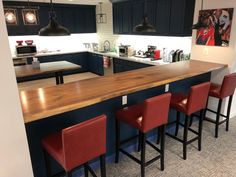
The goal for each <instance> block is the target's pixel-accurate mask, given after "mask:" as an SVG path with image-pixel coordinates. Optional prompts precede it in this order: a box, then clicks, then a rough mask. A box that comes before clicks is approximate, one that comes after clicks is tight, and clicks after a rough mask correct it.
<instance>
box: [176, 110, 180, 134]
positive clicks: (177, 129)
mask: <svg viewBox="0 0 236 177" xmlns="http://www.w3.org/2000/svg"><path fill="white" fill-rule="evenodd" d="M176 118H177V119H176V127H175V136H178V132H179V121H180V112H179V111H177V117H176Z"/></svg>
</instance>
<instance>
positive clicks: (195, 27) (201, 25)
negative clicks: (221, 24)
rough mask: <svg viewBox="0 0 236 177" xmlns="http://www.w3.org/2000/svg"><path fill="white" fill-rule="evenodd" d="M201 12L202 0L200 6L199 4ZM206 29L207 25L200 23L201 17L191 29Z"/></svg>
mask: <svg viewBox="0 0 236 177" xmlns="http://www.w3.org/2000/svg"><path fill="white" fill-rule="evenodd" d="M202 10H203V0H202V4H201V11H202ZM206 27H207V25H206V24H204V23H203V22H202V19H201V17H199V19H198V22H197V23H196V24H194V25H193V26H192V29H196V30H198V29H200V28H206Z"/></svg>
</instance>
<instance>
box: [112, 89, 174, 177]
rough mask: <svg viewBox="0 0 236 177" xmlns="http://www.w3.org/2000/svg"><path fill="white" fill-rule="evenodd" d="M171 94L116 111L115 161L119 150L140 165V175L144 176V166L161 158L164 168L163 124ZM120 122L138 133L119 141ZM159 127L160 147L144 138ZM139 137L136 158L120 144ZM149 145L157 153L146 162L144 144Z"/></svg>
mask: <svg viewBox="0 0 236 177" xmlns="http://www.w3.org/2000/svg"><path fill="white" fill-rule="evenodd" d="M170 98H171V94H170V93H166V94H163V95H160V96H156V97H153V98H149V99H147V100H145V101H144V103H142V104H137V105H133V106H129V107H125V108H123V109H120V110H118V111H117V112H116V157H115V162H116V163H118V161H119V151H120V152H122V153H123V154H125V155H127V156H128V157H129V158H131V159H132V160H134V161H135V162H136V163H138V164H140V166H141V177H144V176H145V167H147V166H148V165H150V164H152V163H153V162H155V161H156V160H158V159H161V170H164V144H165V125H166V124H167V121H168V113H169V106H170ZM120 122H124V123H126V124H128V125H130V126H131V127H134V128H136V129H138V130H139V135H137V136H134V137H131V138H128V139H126V140H123V141H121V142H120ZM158 127H159V128H160V130H159V132H160V134H161V135H159V136H160V137H161V144H160V146H161V147H160V149H159V148H158V147H156V146H155V145H154V144H153V143H152V142H150V141H148V140H147V139H146V134H147V133H148V132H149V131H151V130H153V129H155V128H158ZM135 138H139V146H138V149H139V150H141V158H140V159H138V158H136V157H135V156H133V155H131V154H130V153H128V152H127V151H125V150H124V149H123V148H121V145H124V144H126V143H128V142H129V141H131V140H133V139H135ZM146 143H147V144H148V145H150V146H151V147H152V148H153V149H154V150H156V151H157V152H159V155H158V156H156V157H154V158H153V159H151V160H149V161H147V162H146V160H145V145H146Z"/></svg>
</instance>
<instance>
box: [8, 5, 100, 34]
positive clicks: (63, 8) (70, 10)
mask: <svg viewBox="0 0 236 177" xmlns="http://www.w3.org/2000/svg"><path fill="white" fill-rule="evenodd" d="M30 6H32V7H38V8H39V9H38V16H39V24H38V25H25V24H24V22H23V18H22V12H21V11H22V9H23V7H25V8H27V3H24V2H6V1H4V7H9V8H11V7H12V8H16V9H17V17H18V25H7V30H8V35H9V36H14V35H37V34H38V32H39V30H40V29H41V28H42V27H44V26H46V25H47V24H48V21H49V20H48V19H49V10H50V5H49V4H48V3H32V2H31V3H30ZM54 9H55V11H56V15H57V20H58V22H59V23H60V24H62V25H63V26H65V27H67V28H68V29H69V30H70V32H71V33H96V32H97V29H96V7H95V6H90V5H69V4H54Z"/></svg>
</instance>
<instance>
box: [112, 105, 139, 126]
mask: <svg viewBox="0 0 236 177" xmlns="http://www.w3.org/2000/svg"><path fill="white" fill-rule="evenodd" d="M142 110H143V105H142V104H138V105H133V106H129V107H126V108H124V109H121V110H118V111H117V112H116V117H117V119H118V120H119V121H123V122H125V123H127V124H129V125H132V126H133V127H135V128H137V129H139V130H141V129H142Z"/></svg>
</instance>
